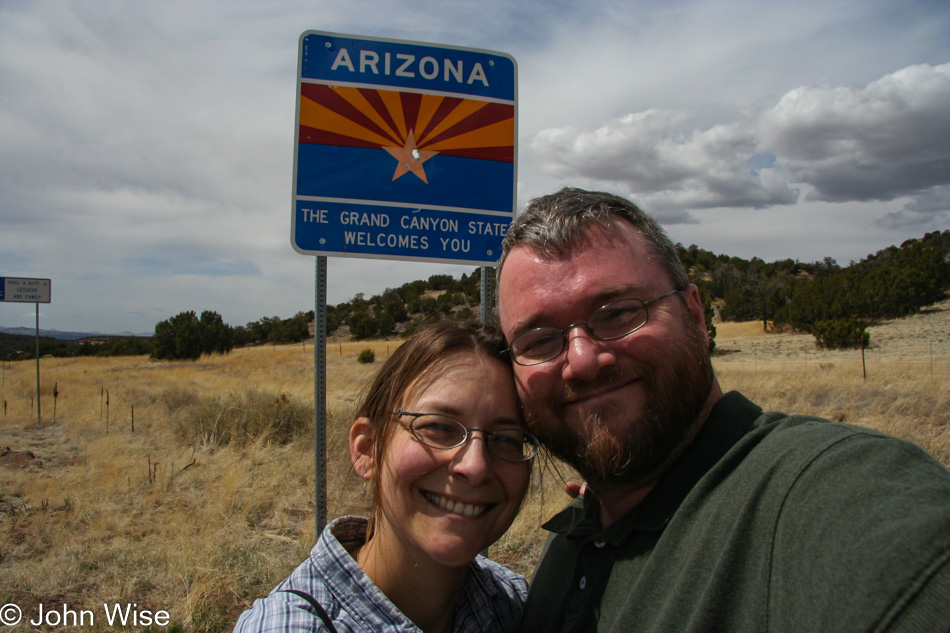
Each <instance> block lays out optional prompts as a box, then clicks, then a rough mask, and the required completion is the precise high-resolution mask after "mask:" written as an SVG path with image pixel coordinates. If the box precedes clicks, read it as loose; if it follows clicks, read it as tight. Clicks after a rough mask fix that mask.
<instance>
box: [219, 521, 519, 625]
mask: <svg viewBox="0 0 950 633" xmlns="http://www.w3.org/2000/svg"><path fill="white" fill-rule="evenodd" d="M366 525H367V521H366V519H364V518H361V517H352V516H344V517H340V518H338V519H336V520H334V521H332V522H331V523H330V524H329V525H327V526H326V528H324V530H323V533H322V534H321V535H320V539H319V540H318V541H317V544H316V545H315V546H314V547H313V550H312V551H311V552H310V557H309V558H308V559H307V560H305V561H304V562H303V563H301V565H300V566H299V567H297V569H295V570H294V572H293V573H292V574H291V575H290V576H289V577H288V578H287V579H286V580H284V581H283V582H281V583H280V584H279V585H277V587H275V588H274V590H273V591H271V592H270V594H269V595H268V596H267V597H266V598H262V599H258V600H255V601H254V604H253V606H252V607H251V609H250V610H248V611H245V612H244V613H243V614H242V615H241V617H240V619H239V620H238V622H237V625H236V626H235V628H234V631H235V633H289V632H291V631H325V630H326V628H325V627H324V626H323V623H322V622H321V621H320V619H319V618H318V617H317V615H316V614H315V613H314V611H313V607H312V606H311V605H310V604H308V603H307V602H306V601H305V600H304V599H303V598H300V597H298V596H296V595H294V594H292V593H288V592H287V591H286V590H288V589H296V590H299V591H303V592H306V593H308V594H310V595H311V596H313V597H314V598H315V599H316V600H317V602H319V603H320V605H321V606H322V607H323V608H324V609H325V610H326V612H327V613H328V614H329V616H330V619H331V620H332V621H333V626H334V627H336V630H337V631H338V633H357V632H359V633H376V632H378V631H387V632H388V631H394V632H395V631H399V632H404V633H409V632H410V631H411V632H413V633H416V632H418V633H421V629H419V627H417V626H416V625H415V624H413V623H412V621H410V620H409V619H408V618H407V617H406V616H404V615H403V614H402V612H401V611H400V610H399V609H398V608H396V605H394V604H393V603H392V602H390V601H389V598H387V597H386V595H385V594H384V593H383V592H382V591H380V590H379V588H378V587H377V586H376V585H375V584H373V581H372V580H370V579H369V576H367V575H366V573H365V572H364V571H363V569H362V568H361V567H360V566H359V565H358V564H357V562H356V561H355V560H354V559H353V557H352V556H351V555H350V553H349V552H348V551H347V550H351V549H354V548H355V547H359V545H361V544H362V543H363V540H364V537H365V534H366ZM527 591H528V585H527V583H526V582H525V579H524V578H523V577H521V576H519V575H518V574H516V573H514V572H512V571H511V570H509V569H507V568H505V567H502V566H501V565H499V564H498V563H495V562H493V561H490V560H488V559H487V558H484V557H482V556H478V557H476V559H475V560H473V561H472V562H471V564H470V566H469V573H468V576H467V577H466V579H465V583H464V585H463V586H462V591H461V593H460V595H459V599H458V603H457V604H456V605H455V606H456V615H455V627H454V631H455V633H485V632H489V633H508V632H509V631H517V630H518V626H519V624H520V622H521V613H522V610H523V609H524V601H525V598H526V596H527Z"/></svg>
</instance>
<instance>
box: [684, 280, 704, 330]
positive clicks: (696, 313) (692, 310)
mask: <svg viewBox="0 0 950 633" xmlns="http://www.w3.org/2000/svg"><path fill="white" fill-rule="evenodd" d="M683 294H684V296H685V298H686V309H687V311H688V312H689V318H690V319H691V320H692V321H693V323H695V324H696V326H697V327H698V328H699V331H700V332H702V333H703V336H706V337H707V339H708V336H707V334H706V312H705V311H704V310H703V299H702V297H700V296H699V288H697V287H696V284H690V285H689V286H687V287H686V290H684V291H683ZM707 343H708V340H707Z"/></svg>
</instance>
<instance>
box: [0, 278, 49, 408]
mask: <svg viewBox="0 0 950 633" xmlns="http://www.w3.org/2000/svg"><path fill="white" fill-rule="evenodd" d="M50 285H51V284H50V280H49V279H31V278H23V277H0V301H10V302H14V303H34V304H36V423H37V424H40V423H41V422H42V421H43V416H42V414H41V411H40V304H41V303H49V302H50Z"/></svg>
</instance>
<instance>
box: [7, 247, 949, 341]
mask: <svg viewBox="0 0 950 633" xmlns="http://www.w3.org/2000/svg"><path fill="white" fill-rule="evenodd" d="M677 249H678V251H679V255H680V258H681V259H682V261H683V264H684V265H685V266H686V269H687V271H688V272H689V276H690V279H691V280H692V281H693V282H694V283H696V284H697V285H698V286H699V288H700V292H701V295H702V297H703V301H704V304H705V308H706V326H707V330H708V331H709V334H710V340H711V344H712V346H715V325H714V323H715V322H716V320H717V318H718V319H721V320H723V321H752V320H758V321H760V322H761V323H762V327H763V329H765V330H775V331H779V330H794V331H798V332H809V333H812V334H814V335H815V338H816V344H818V345H820V346H823V347H842V346H844V347H847V346H861V345H867V344H868V339H867V336H866V334H867V332H866V327H867V325H868V324H870V323H873V322H876V321H880V320H882V319H890V318H896V317H901V316H906V315H909V314H914V313H916V312H918V311H920V310H921V309H923V308H925V307H927V306H930V305H933V304H934V303H936V302H938V301H941V300H942V299H944V298H945V297H946V294H947V291H948V290H950V231H943V232H933V233H928V234H926V235H924V236H923V237H922V238H920V239H912V240H907V241H906V242H904V243H903V244H901V245H900V246H899V247H898V246H890V247H888V248H886V249H884V250H881V251H879V252H877V253H875V254H871V255H868V256H867V257H866V258H865V259H863V260H861V261H860V262H851V263H850V264H849V265H848V266H846V267H842V266H840V265H838V263H837V262H836V261H835V260H834V259H831V258H830V257H826V258H825V259H824V260H822V261H820V262H813V263H803V262H800V261H797V260H791V259H785V260H778V261H773V262H765V261H764V260H762V259H760V258H758V257H753V258H752V259H751V260H744V259H741V258H738V257H730V256H728V255H717V254H716V253H713V252H710V251H706V250H703V249H701V248H699V247H698V246H696V245H695V244H693V245H690V246H688V247H684V246H682V245H679V244H678V245H677ZM480 292H481V272H480V269H478V268H476V269H474V270H473V271H472V272H471V273H470V274H462V275H461V277H459V278H457V279H456V278H454V277H452V276H451V275H432V276H431V277H429V278H428V279H426V280H417V281H411V282H408V283H405V284H403V285H402V286H400V287H398V288H387V289H386V290H384V291H383V292H382V293H380V294H378V295H373V296H372V297H369V298H367V297H366V295H365V294H364V293H362V292H360V293H357V294H356V295H355V296H354V297H353V298H352V299H350V300H349V301H345V302H343V303H339V304H337V305H328V306H327V332H328V335H329V336H331V337H333V338H342V339H353V340H363V339H371V338H396V337H406V336H409V335H410V334H411V333H412V332H414V331H415V330H416V329H417V328H418V327H419V326H420V325H421V324H424V323H428V322H431V321H435V320H439V319H443V318H457V319H463V318H477V317H478V315H479V312H480V298H481V297H480ZM313 320H314V312H313V310H310V311H307V312H302V311H301V312H298V313H297V314H295V315H294V316H292V317H290V318H286V319H282V318H280V317H277V316H273V317H263V318H261V319H260V320H258V321H252V322H250V323H247V324H246V325H243V326H241V325H239V326H236V327H235V326H231V325H228V324H226V323H224V322H223V320H222V319H221V316H220V315H219V314H218V313H216V312H211V311H204V312H202V313H201V316H200V317H199V316H197V314H196V313H195V312H194V311H191V312H183V313H180V314H179V315H176V316H175V317H172V318H170V319H168V320H166V321H162V322H160V323H159V324H158V325H156V327H155V336H154V337H152V338H151V339H147V338H141V337H96V338H95V340H79V341H71V342H63V341H56V340H54V339H42V338H41V341H40V353H41V354H52V355H54V356H75V355H90V354H98V355H127V354H151V355H152V356H153V357H154V358H159V359H162V358H198V357H199V356H200V355H201V354H207V353H227V352H228V351H230V350H231V349H232V348H233V347H235V346H238V347H241V346H246V345H264V344H274V345H276V344H286V343H295V342H300V341H304V340H307V339H309V338H312V337H313ZM34 345H35V343H34V341H33V339H32V337H12V338H8V337H4V338H2V339H0V356H2V357H5V358H7V359H16V358H29V357H31V356H32V355H33V353H34V351H33V349H34Z"/></svg>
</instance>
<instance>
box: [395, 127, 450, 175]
mask: <svg viewBox="0 0 950 633" xmlns="http://www.w3.org/2000/svg"><path fill="white" fill-rule="evenodd" d="M383 149H384V150H386V151H387V152H389V153H390V155H392V157H393V158H395V159H396V160H397V161H399V162H398V164H397V165H396V171H395V172H394V173H393V180H397V179H399V178H401V177H402V176H404V175H405V174H406V173H408V172H410V171H411V172H412V173H414V174H415V175H416V176H418V177H419V180H421V181H422V182H424V183H426V184H429V181H428V179H427V178H426V170H425V168H424V167H423V166H422V163H424V162H426V161H427V160H429V159H430V158H432V157H433V156H435V155H436V154H438V152H433V151H428V150H421V149H419V148H418V147H416V138H415V133H414V131H413V130H409V138H407V139H406V144H405V145H403V146H402V147H383Z"/></svg>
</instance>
